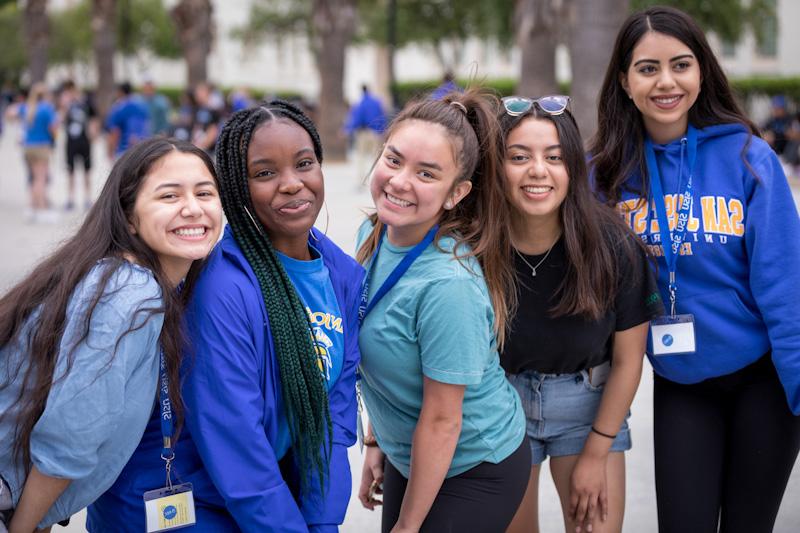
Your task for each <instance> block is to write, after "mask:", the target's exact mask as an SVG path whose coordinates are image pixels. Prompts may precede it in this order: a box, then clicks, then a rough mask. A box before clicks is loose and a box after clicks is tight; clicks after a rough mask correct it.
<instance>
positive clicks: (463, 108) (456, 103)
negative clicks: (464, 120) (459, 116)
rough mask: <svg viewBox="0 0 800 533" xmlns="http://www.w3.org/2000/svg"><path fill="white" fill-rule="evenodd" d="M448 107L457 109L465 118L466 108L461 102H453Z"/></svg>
mask: <svg viewBox="0 0 800 533" xmlns="http://www.w3.org/2000/svg"><path fill="white" fill-rule="evenodd" d="M450 105H451V106H455V107H457V108H458V109H460V110H461V112H462V113H464V116H467V107H466V106H465V105H464V104H462V103H461V102H456V101H455V100H453V101H452V102H450Z"/></svg>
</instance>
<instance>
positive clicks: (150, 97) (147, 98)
mask: <svg viewBox="0 0 800 533" xmlns="http://www.w3.org/2000/svg"><path fill="white" fill-rule="evenodd" d="M142 99H143V100H144V103H145V105H146V106H147V112H148V115H149V116H150V133H152V134H153V135H166V134H168V133H169V128H170V124H169V115H170V113H171V112H172V105H171V104H170V102H169V99H168V98H167V97H166V96H164V95H163V94H161V93H159V92H158V91H157V89H156V85H155V83H153V80H152V79H146V80H145V82H144V83H143V84H142Z"/></svg>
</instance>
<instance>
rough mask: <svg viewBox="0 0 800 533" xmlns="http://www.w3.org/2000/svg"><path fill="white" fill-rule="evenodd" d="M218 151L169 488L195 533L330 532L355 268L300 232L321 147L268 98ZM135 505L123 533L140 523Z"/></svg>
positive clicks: (344, 437) (350, 358)
mask: <svg viewBox="0 0 800 533" xmlns="http://www.w3.org/2000/svg"><path fill="white" fill-rule="evenodd" d="M216 155H217V171H218V176H219V182H220V197H221V199H222V206H223V209H224V211H225V215H226V217H227V219H228V227H227V228H226V229H225V233H224V236H223V238H222V240H221V241H220V243H219V244H218V245H217V247H216V248H215V249H214V251H213V252H212V253H211V255H210V256H209V258H208V263H207V266H206V268H205V269H204V270H203V273H202V275H201V276H200V278H199V279H198V282H197V285H196V290H195V293H194V296H193V298H192V301H191V302H190V304H189V309H188V315H187V329H188V332H189V334H190V336H191V340H192V350H191V352H192V353H191V363H190V364H189V365H187V368H186V377H185V382H184V386H183V394H184V401H185V404H186V430H185V431H184V433H182V434H181V440H180V442H179V443H178V445H177V447H176V450H175V453H176V461H177V462H176V463H175V464H174V467H173V471H174V472H175V478H176V482H181V483H185V482H189V483H191V484H192V489H193V498H194V507H195V510H196V515H197V516H196V524H195V526H194V530H195V531H214V532H219V531H239V530H241V531H251V532H259V533H263V532H268V531H281V532H290V531H303V532H304V531H312V532H326V531H337V530H338V525H339V524H341V523H342V521H343V520H344V514H345V511H346V509H347V503H348V500H349V498H350V466H349V463H348V460H347V448H348V447H349V446H351V445H352V444H353V443H355V440H356V435H355V433H356V428H355V426H356V397H355V373H356V366H357V364H358V360H359V352H358V319H357V314H358V313H357V311H358V297H359V292H358V288H359V287H360V284H361V279H362V277H363V269H362V268H361V267H360V266H359V265H358V264H357V263H356V262H355V261H353V260H352V259H351V258H349V257H348V256H347V255H345V254H344V252H342V251H341V250H340V249H339V248H338V247H336V245H335V244H333V243H332V242H331V241H330V240H329V239H328V238H327V237H325V235H323V234H322V233H320V232H319V231H317V230H316V229H314V228H313V227H312V226H313V224H314V221H315V220H316V219H317V215H318V214H319V211H320V208H321V207H322V204H323V201H324V197H325V193H324V188H323V178H322V171H321V169H320V163H321V162H322V145H321V143H320V139H319V135H318V134H317V130H316V128H315V127H314V124H313V123H312V122H311V121H310V120H309V119H308V118H307V117H306V116H305V115H304V114H303V112H302V111H301V110H300V109H298V108H297V107H295V106H293V105H291V104H289V103H287V102H284V101H281V100H275V101H271V102H269V103H264V104H262V105H261V106H260V107H253V108H250V109H246V110H243V111H239V112H238V113H236V114H234V115H233V116H232V117H231V119H230V120H229V121H228V123H227V124H226V125H225V126H224V127H223V129H222V132H221V134H220V137H219V141H218V143H217V148H216ZM152 448H153V449H154V450H157V449H159V448H160V444H159V443H157V442H154V443H152ZM161 473H162V477H163V468H162V471H161ZM136 476H137V472H136V471H135V470H132V471H131V480H132V481H133V482H135V480H136ZM120 483H126V482H125V481H122V478H121V479H120ZM127 483H128V484H129V485H130V483H131V481H128V482H127ZM143 488H144V487H142V489H143ZM138 497H139V502H138V507H137V508H135V509H134V511H138V513H139V518H138V523H137V524H135V525H133V526H131V527H130V529H129V530H130V531H141V530H142V529H143V527H142V526H143V519H144V517H143V514H144V513H143V512H142V510H141V508H142V505H141V494H139V495H138ZM112 501H113V499H111V498H110V499H109V500H108V502H109V503H111V502H112ZM95 508H96V509H97V512H98V513H100V512H112V511H108V509H107V506H104V505H96V506H95ZM117 511H118V509H115V510H114V511H113V512H115V513H116V512H117ZM122 522H127V520H123V521H122ZM126 527H128V526H126ZM120 530H121V529H120V528H118V529H115V531H120Z"/></svg>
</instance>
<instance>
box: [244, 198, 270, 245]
mask: <svg viewBox="0 0 800 533" xmlns="http://www.w3.org/2000/svg"><path fill="white" fill-rule="evenodd" d="M242 209H244V212H245V213H247V216H248V217H249V218H250V222H252V223H253V226H255V227H256V231H258V234H259V235H261V236H262V237H264V238H265V239H266V238H267V235H266V234H265V233H264V228H262V227H261V224H259V223H258V222H256V219H255V218H253V215H252V214H251V213H250V210H249V209H247V206H246V205H244V204H242Z"/></svg>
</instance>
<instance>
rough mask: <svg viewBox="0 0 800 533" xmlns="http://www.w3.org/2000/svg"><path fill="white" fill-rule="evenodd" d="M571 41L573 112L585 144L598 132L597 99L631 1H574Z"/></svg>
mask: <svg viewBox="0 0 800 533" xmlns="http://www.w3.org/2000/svg"><path fill="white" fill-rule="evenodd" d="M573 1H574V5H575V11H574V19H573V24H572V27H573V28H574V29H573V31H572V32H571V34H570V38H569V52H570V62H571V65H572V85H571V89H570V93H571V97H572V110H573V113H574V115H575V119H576V121H577V122H578V126H579V127H580V128H581V133H582V135H583V138H584V140H585V141H588V140H589V139H590V138H591V137H592V136H593V135H594V134H595V132H596V131H597V98H598V95H599V93H600V87H601V86H602V84H603V77H604V76H605V70H606V66H607V65H608V61H609V59H610V56H611V50H612V49H613V48H614V39H615V38H616V34H617V31H618V30H619V27H620V26H621V25H622V22H623V21H624V20H625V17H626V16H627V14H628V9H629V0H573Z"/></svg>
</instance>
